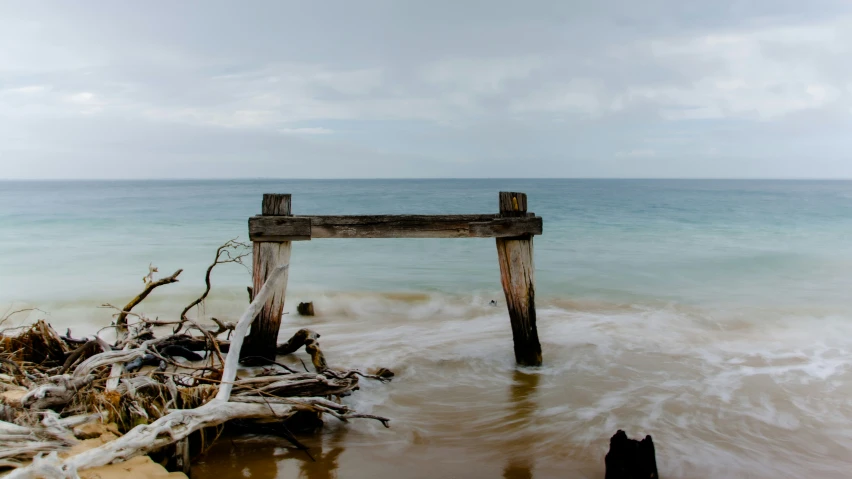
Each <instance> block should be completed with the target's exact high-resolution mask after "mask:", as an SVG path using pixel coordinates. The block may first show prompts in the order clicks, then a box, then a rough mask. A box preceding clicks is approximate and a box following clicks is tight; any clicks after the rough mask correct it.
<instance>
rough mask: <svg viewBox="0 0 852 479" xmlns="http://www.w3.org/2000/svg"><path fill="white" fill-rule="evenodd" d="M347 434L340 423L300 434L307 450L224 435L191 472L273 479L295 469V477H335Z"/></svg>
mask: <svg viewBox="0 0 852 479" xmlns="http://www.w3.org/2000/svg"><path fill="white" fill-rule="evenodd" d="M346 434H347V428H346V427H345V426H343V427H336V428H334V429H331V428H329V429H326V430H325V432H324V433H322V434H319V435H316V436H311V435H308V436H301V437H299V440H300V441H302V442H303V443H304V444H305V445H306V446H308V451H303V450H299V449H296V448H295V447H293V446H292V445H291V444H290V443H288V442H286V441H284V440H283V439H278V438H273V437H265V436H254V437H250V438H236V437H235V438H233V439H232V440H230V441H229V440H228V439H227V438H224V439H221V440H220V441H218V442H217V443H216V444H215V445H214V447H213V449H211V450H210V451H209V452H208V453H207V455H206V457H205V458H202V459H201V460H200V461H199V463H198V464H196V465H194V466H193V474H194V475H196V477H212V476H216V477H221V478H236V477H251V478H252V479H256V478H260V479H275V478H277V477H292V476H294V475H295V474H294V473H295V472H296V471H298V477H300V478H304V479H336V478H337V477H338V470H339V467H340V465H339V458H340V455H341V454H342V453H343V452H344V449H345V448H344V442H345V437H346ZM222 457H227V458H228V460H227V461H225V460H222V459H221V458H222Z"/></svg>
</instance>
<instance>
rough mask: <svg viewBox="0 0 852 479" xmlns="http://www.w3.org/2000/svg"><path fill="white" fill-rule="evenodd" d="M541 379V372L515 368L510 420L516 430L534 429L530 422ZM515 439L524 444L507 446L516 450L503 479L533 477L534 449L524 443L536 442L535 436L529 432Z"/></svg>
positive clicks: (527, 478) (504, 471) (526, 478)
mask: <svg viewBox="0 0 852 479" xmlns="http://www.w3.org/2000/svg"><path fill="white" fill-rule="evenodd" d="M539 379H540V376H539V374H537V373H532V372H526V371H522V370H515V371H514V373H513V374H512V386H511V387H510V389H509V394H510V401H511V414H509V416H508V422H509V423H511V424H514V425H515V429H516V430H523V431H529V430H531V429H532V428H531V427H530V426H531V424H530V423H531V420H532V417H533V413H534V412H535V410H536V407H537V405H536V403H535V400H534V397H535V392H536V389H537V388H538V381H539ZM513 440H515V441H517V442H518V444H520V445H522V446H521V447H520V448H519V447H518V446H517V445H515V447H514V448H512V447H507V449H515V451H516V452H514V453H513V454H512V455H511V456H510V457H509V461H508V463H507V464H506V467H505V468H504V469H503V479H532V478H533V473H532V471H533V464H534V461H533V459H532V457H533V451H530V450H529V448H527V447H524V446H523V445H531V444H534V440H535V437H534V436H532V435H530V434H528V433H527V434H524V435H523V436H519V437H516V438H513Z"/></svg>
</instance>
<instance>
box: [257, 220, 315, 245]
mask: <svg viewBox="0 0 852 479" xmlns="http://www.w3.org/2000/svg"><path fill="white" fill-rule="evenodd" d="M248 226H249V239H250V240H252V241H254V242H256V243H257V242H280V241H307V240H310V239H311V219H310V218H304V217H294V216H254V217H251V218H249V223H248Z"/></svg>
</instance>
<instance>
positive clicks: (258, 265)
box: [240, 194, 292, 364]
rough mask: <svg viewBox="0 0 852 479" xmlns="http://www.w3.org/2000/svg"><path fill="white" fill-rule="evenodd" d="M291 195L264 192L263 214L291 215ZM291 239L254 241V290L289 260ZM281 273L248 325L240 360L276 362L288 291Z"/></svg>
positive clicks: (285, 276) (261, 362)
mask: <svg viewBox="0 0 852 479" xmlns="http://www.w3.org/2000/svg"><path fill="white" fill-rule="evenodd" d="M290 208H291V205H290V195H282V194H265V195H263V207H262V210H261V215H262V216H292V213H291V210H290ZM290 247H291V242H290V241H253V242H252V248H253V260H252V272H253V274H252V284H253V290H254V291H260V288H261V287H262V286H263V283H264V282H265V281H266V277H267V276H268V275H269V273H270V272H271V271H272V270H273V269H274V268H275V267H276V266H278V265H280V264H289V263H290V249H291V248H290ZM288 275H289V270H288V271H287V272H285V273H284V279H282V280H281V287H280V289H279V290H278V291H275V292H274V293H273V294H272V296H271V297H270V299H269V301H268V302H267V303H266V305H264V306H263V309H262V310H261V311H260V314H259V315H258V316H257V318H256V319H255V320H254V322H253V323H252V325H251V331H249V334H248V336H246V345H245V347H244V348H242V350H241V351H240V359H241V360H243V362H244V363H247V364H269V363H271V362H273V361H275V347H276V343H277V340H278V329H279V328H280V327H281V315H282V313H283V311H284V296H285V293H286V292H287V276H288Z"/></svg>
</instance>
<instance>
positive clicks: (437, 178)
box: [0, 176, 852, 182]
mask: <svg viewBox="0 0 852 479" xmlns="http://www.w3.org/2000/svg"><path fill="white" fill-rule="evenodd" d="M342 180H345V181H377V180H395V181H423V180H425V181H447V180H462V181H463V180H622V181H642V180H646V181H647V180H654V181H852V177H839V178H826V177H758V176H755V177H710V176H708V177H698V176H695V177H690V176H684V177H652V176H632V177H631V176H564V177H550V178H546V177H473V176H470V177H440V176H434V177H372V178H366V177H361V178H351V177H337V178H311V177H302V178H283V177H260V176H258V177H248V176H243V177H233V178H200V177H185V178H155V177H151V178H0V182H37V181H45V182H61V181H67V182H75V181H79V182H82V181H342Z"/></svg>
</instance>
